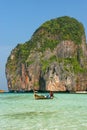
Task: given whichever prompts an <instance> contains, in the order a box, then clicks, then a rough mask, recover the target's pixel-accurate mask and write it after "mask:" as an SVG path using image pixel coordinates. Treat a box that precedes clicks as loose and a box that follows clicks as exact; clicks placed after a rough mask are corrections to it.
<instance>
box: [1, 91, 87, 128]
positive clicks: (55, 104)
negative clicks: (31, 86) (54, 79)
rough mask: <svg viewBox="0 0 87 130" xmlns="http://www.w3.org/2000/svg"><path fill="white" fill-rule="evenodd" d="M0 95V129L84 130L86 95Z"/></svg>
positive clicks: (86, 113)
mask: <svg viewBox="0 0 87 130" xmlns="http://www.w3.org/2000/svg"><path fill="white" fill-rule="evenodd" d="M54 96H55V98H54V99H52V100H35V99H34V97H33V94H32V93H27V94H9V93H7V94H0V130H87V94H58V93H56V94H54Z"/></svg>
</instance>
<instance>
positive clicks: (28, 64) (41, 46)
mask: <svg viewBox="0 0 87 130" xmlns="http://www.w3.org/2000/svg"><path fill="white" fill-rule="evenodd" d="M6 78H7V83H8V89H9V91H30V90H33V89H36V90H41V91H49V90H52V91H85V90H87V45H86V37H85V31H84V27H83V25H82V24H81V23H80V22H79V21H77V20H76V19H74V18H71V17H68V16H64V17H59V18H55V19H52V20H49V21H47V22H45V23H43V24H42V25H41V26H40V27H39V28H38V29H37V30H36V31H35V32H34V34H33V35H32V37H31V39H30V40H29V41H27V42H25V43H24V44H18V45H17V46H16V47H15V48H14V49H13V50H12V51H11V54H10V56H9V57H8V59H7V63H6Z"/></svg>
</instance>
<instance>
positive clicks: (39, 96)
mask: <svg viewBox="0 0 87 130" xmlns="http://www.w3.org/2000/svg"><path fill="white" fill-rule="evenodd" d="M34 97H35V99H53V97H47V96H44V95H38V94H34Z"/></svg>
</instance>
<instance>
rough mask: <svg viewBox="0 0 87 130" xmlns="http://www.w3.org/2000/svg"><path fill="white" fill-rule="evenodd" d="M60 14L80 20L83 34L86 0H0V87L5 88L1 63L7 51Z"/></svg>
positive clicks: (86, 30) (8, 52) (85, 21)
mask: <svg viewBox="0 0 87 130" xmlns="http://www.w3.org/2000/svg"><path fill="white" fill-rule="evenodd" d="M60 16H70V17H74V18H76V19H77V20H78V21H80V22H81V23H82V24H83V25H84V28H85V32H86V37H87V0H0V89H4V90H7V82H6V76H5V64H6V61H7V57H8V56H9V54H10V52H11V50H12V49H13V48H14V47H15V46H16V45H17V44H18V43H24V42H26V41H28V40H29V39H30V38H31V36H32V34H33V33H34V31H35V30H36V29H37V28H38V27H39V26H40V25H41V24H42V23H44V22H45V21H47V20H50V19H53V18H56V17H60Z"/></svg>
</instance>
